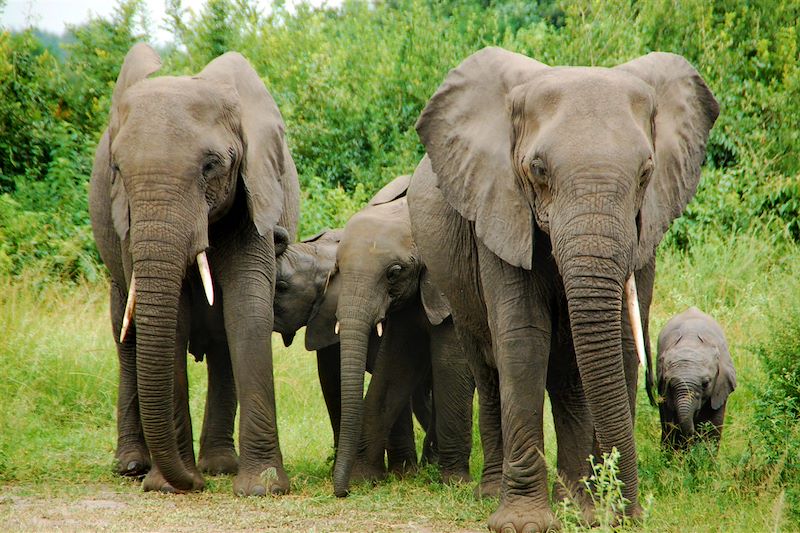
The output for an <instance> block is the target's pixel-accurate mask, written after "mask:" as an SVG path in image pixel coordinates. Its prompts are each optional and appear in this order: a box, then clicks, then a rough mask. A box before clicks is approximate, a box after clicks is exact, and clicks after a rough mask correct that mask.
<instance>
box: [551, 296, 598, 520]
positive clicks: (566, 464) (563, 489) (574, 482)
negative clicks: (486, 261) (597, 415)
mask: <svg viewBox="0 0 800 533" xmlns="http://www.w3.org/2000/svg"><path fill="white" fill-rule="evenodd" d="M564 309H566V307H564ZM559 319H560V322H561V323H562V324H567V325H568V324H569V321H568V319H567V316H566V313H563V314H561V315H560V317H559ZM557 329H558V331H559V333H558V335H557V337H558V339H557V340H555V339H554V341H555V342H554V343H553V349H552V351H551V354H550V364H549V366H548V370H547V392H548V394H549V396H550V403H551V406H552V411H553V423H554V426H555V430H556V442H557V446H558V453H557V461H558V464H557V467H558V479H556V480H555V481H554V486H553V497H554V498H555V499H559V500H564V499H570V500H572V501H573V502H574V503H575V504H576V505H577V506H578V507H579V508H580V509H581V510H582V512H583V517H584V520H585V522H586V523H587V524H592V523H594V506H593V504H592V499H591V496H590V495H589V494H587V493H586V490H585V485H584V483H583V479H584V478H588V477H589V476H590V475H591V473H592V471H591V467H590V464H589V461H588V459H589V455H590V454H591V453H592V450H593V444H594V429H593V428H594V423H593V421H592V414H591V412H590V410H589V404H588V402H587V400H586V395H585V394H584V392H583V387H582V385H581V379H580V373H579V372H578V364H577V361H576V359H575V350H574V348H573V346H572V335H571V334H570V332H569V327H568V326H567V327H566V329H564V327H561V328H557Z"/></svg>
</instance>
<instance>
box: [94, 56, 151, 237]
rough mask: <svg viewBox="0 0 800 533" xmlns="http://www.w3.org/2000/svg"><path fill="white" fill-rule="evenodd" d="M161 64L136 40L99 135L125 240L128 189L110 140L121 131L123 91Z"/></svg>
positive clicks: (116, 221) (117, 220) (116, 219)
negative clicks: (105, 126) (115, 162)
mask: <svg viewBox="0 0 800 533" xmlns="http://www.w3.org/2000/svg"><path fill="white" fill-rule="evenodd" d="M160 68H161V58H160V57H159V56H158V54H157V53H156V51H155V50H153V49H152V48H151V47H150V46H149V45H147V44H145V43H137V44H135V45H133V47H132V48H131V49H130V50H129V51H128V53H127V55H126V56H125V60H124V61H123V62H122V67H121V68H120V70H119V76H117V84H116V85H115V86H114V92H113V93H112V94H111V114H110V115H109V120H108V130H107V131H106V133H104V134H103V137H102V138H101V139H100V144H99V145H98V147H97V153H98V154H100V150H103V151H104V153H105V154H107V155H106V161H107V164H108V168H109V169H110V172H111V217H112V220H113V221H114V229H115V230H116V231H117V235H119V238H120V239H121V240H125V237H126V236H127V235H128V230H129V229H130V211H129V205H128V194H127V193H126V192H125V185H123V183H122V180H121V179H117V178H118V177H119V176H117V175H116V172H115V171H114V170H113V166H112V163H113V161H112V160H111V142H112V141H113V139H114V136H115V135H116V133H117V132H118V131H119V126H120V124H119V121H120V113H119V105H120V102H121V101H122V95H123V94H124V93H125V91H126V90H128V89H129V88H130V87H131V86H132V85H134V84H136V83H138V82H140V81H142V80H143V79H145V78H147V77H148V76H150V75H151V74H153V73H155V72H157V71H158V69H160Z"/></svg>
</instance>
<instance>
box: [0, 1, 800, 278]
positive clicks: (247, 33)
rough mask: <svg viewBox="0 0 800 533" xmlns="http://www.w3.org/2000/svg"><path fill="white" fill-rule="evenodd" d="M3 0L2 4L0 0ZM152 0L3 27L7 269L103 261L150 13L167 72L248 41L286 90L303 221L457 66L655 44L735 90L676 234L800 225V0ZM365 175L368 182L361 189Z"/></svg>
mask: <svg viewBox="0 0 800 533" xmlns="http://www.w3.org/2000/svg"><path fill="white" fill-rule="evenodd" d="M0 9H2V8H1V7H0ZM167 11H168V15H167V20H166V21H148V20H147V17H146V16H145V15H144V5H143V2H141V0H125V1H121V2H120V3H119V5H118V6H117V8H116V11H115V14H114V15H113V17H111V18H110V19H108V20H106V19H101V18H96V19H93V20H91V21H89V22H88V23H86V24H85V25H82V26H78V27H74V28H72V29H71V32H70V35H68V36H67V39H66V41H65V43H66V44H64V45H63V57H58V54H53V53H51V50H52V43H49V42H48V43H44V42H43V41H42V39H41V38H40V37H39V36H37V35H40V34H37V33H36V32H34V31H26V32H23V33H19V34H12V33H9V32H4V33H1V34H0V194H2V195H0V270H2V271H10V272H12V273H19V272H21V271H22V270H23V269H25V268H36V269H39V270H43V271H44V272H45V273H46V274H49V275H52V276H56V277H61V278H64V277H67V278H74V277H76V276H88V277H90V278H92V277H94V276H95V275H96V267H95V264H96V260H95V259H96V253H95V252H94V249H93V245H92V240H91V235H90V233H91V232H90V231H89V230H88V228H87V214H86V206H85V203H86V202H85V197H86V183H87V180H88V177H89V174H90V169H91V161H92V156H93V148H94V145H95V143H96V139H97V138H98V137H99V135H100V132H101V130H102V128H103V126H104V124H105V121H106V118H107V110H108V103H109V98H110V93H111V91H112V89H113V84H114V81H115V78H116V75H117V72H118V69H119V65H120V64H121V62H122V58H123V57H124V55H125V53H126V52H127V50H128V48H129V47H130V45H131V44H132V43H134V42H136V41H138V40H147V39H148V31H149V28H151V27H152V26H153V24H166V25H167V27H168V28H170V29H171V30H172V32H173V34H174V36H175V43H171V44H169V45H167V46H166V48H163V49H162V50H161V52H162V56H163V58H164V63H165V67H164V69H162V73H174V74H184V73H192V72H196V71H197V70H199V69H201V68H202V67H203V66H204V65H205V64H206V63H207V62H208V61H210V60H211V59H213V58H214V57H216V56H218V55H219V54H221V53H223V52H225V51H226V50H240V51H242V52H243V53H244V54H245V55H246V56H247V57H248V58H249V59H250V61H251V62H252V64H253V65H254V66H255V68H256V70H257V71H258V72H259V73H260V74H261V75H262V77H263V79H264V82H265V83H266V84H267V86H268V87H269V89H270V91H271V92H272V93H273V95H274V96H275V98H276V100H277V102H278V104H279V106H280V108H281V111H282V113H283V115H284V118H285V120H286V123H287V129H288V132H289V137H290V146H291V149H292V153H293V155H294V158H295V161H296V163H297V166H298V169H299V172H300V175H301V182H302V187H303V190H304V198H303V200H304V202H303V212H302V213H303V214H302V225H301V232H302V233H303V234H305V235H308V234H311V233H314V232H316V231H317V230H318V229H320V228H322V227H324V226H335V225H341V224H342V223H343V222H344V220H346V218H347V216H348V215H349V214H350V213H352V212H353V211H354V210H355V209H357V208H358V207H359V206H360V205H361V203H362V202H363V201H364V200H365V199H366V198H367V197H368V196H369V194H371V193H372V192H373V191H375V190H376V189H377V188H378V187H380V186H381V185H382V184H383V183H385V182H387V181H388V180H389V179H391V178H392V177H394V176H395V175H397V174H401V173H409V172H412V171H413V169H414V166H415V164H416V162H417V161H418V160H419V158H420V157H421V155H422V147H421V144H420V143H419V141H418V139H417V136H416V134H415V132H414V122H415V120H416V118H417V116H418V115H419V112H420V111H421V109H422V107H423V106H424V104H425V102H426V101H427V99H428V97H429V96H430V95H431V94H432V93H433V91H434V90H435V89H436V87H437V85H438V84H439V83H440V82H441V80H442V79H443V77H444V76H445V74H446V73H447V71H448V70H449V69H450V68H452V67H454V66H455V65H457V64H458V63H459V62H460V61H461V60H462V59H463V58H464V57H466V56H467V55H469V54H470V53H471V52H474V51H475V50H478V49H479V48H481V47H483V46H485V45H489V44H497V45H500V46H503V47H506V48H508V49H511V50H515V51H518V52H522V53H525V54H527V55H529V56H531V57H534V58H536V59H538V60H540V61H543V62H545V63H548V64H553V65H556V64H584V65H606V66H610V65H614V64H617V63H619V62H623V61H627V60H629V59H632V58H634V57H637V56H639V55H641V54H644V53H647V52H648V51H651V50H664V51H673V52H676V53H680V54H683V55H684V56H686V57H687V58H688V59H689V60H690V61H691V62H692V63H693V64H694V65H696V66H697V68H698V69H699V70H700V72H701V73H702V74H703V76H704V77H705V78H706V80H707V81H708V83H709V85H710V86H711V88H712V90H713V91H714V92H715V94H716V95H717V98H718V99H719V100H720V102H721V104H722V113H721V115H720V119H719V121H718V123H717V126H716V127H715V128H714V130H713V132H712V136H711V141H710V143H709V150H708V153H709V155H708V164H707V169H706V171H705V173H704V177H703V180H702V182H701V185H700V190H699V193H698V195H697V199H696V200H695V201H694V202H693V203H692V204H691V205H690V207H689V209H688V211H687V214H686V216H684V217H683V218H682V219H681V220H680V221H679V222H677V223H676V224H675V226H674V228H673V231H672V232H671V233H670V235H669V237H668V242H669V243H671V244H673V245H676V246H679V247H681V248H683V249H686V248H688V247H690V245H691V242H692V241H693V240H696V239H697V237H698V235H700V234H701V232H702V231H704V230H705V228H707V227H708V226H715V227H718V228H720V229H721V230H722V231H741V230H744V229H746V228H748V227H750V225H751V224H753V222H754V221H758V222H759V223H762V222H765V223H768V224H770V225H771V226H772V227H773V228H774V229H775V230H776V231H775V233H776V235H777V236H776V239H782V238H785V237H789V238H793V239H798V238H800V222H798V217H799V216H800V178H799V177H798V170H799V169H800V155H798V151H797V150H796V145H797V144H798V140H800V139H798V135H800V132H799V131H800V130H798V128H797V127H796V126H797V124H799V123H800V98H798V94H800V65H798V42H799V41H798V39H799V38H798V34H797V28H796V22H797V20H798V17H799V16H800V4H797V3H792V2H780V1H769V0H762V1H760V2H755V3H754V2H748V1H746V0H717V1H715V2H707V1H703V0H687V1H685V2H681V3H680V4H677V3H675V2H673V1H670V0H656V1H653V2H631V1H630V0H612V1H610V2H600V1H597V0H583V1H579V2H554V1H552V0H542V1H540V2H526V1H522V0H510V1H500V0H471V1H465V2H453V1H450V2H434V1H433V0H384V1H376V2H369V3H367V2H364V1H356V0H348V1H345V2H344V3H343V4H342V5H341V6H340V7H337V8H335V9H334V8H325V7H323V8H312V7H309V6H307V5H303V4H301V5H300V6H298V7H297V8H296V10H294V11H290V10H289V9H287V8H286V7H285V6H284V5H283V3H282V2H276V3H275V5H274V6H273V7H272V11H271V12H270V13H267V14H265V13H261V12H258V11H257V10H255V9H254V8H253V7H252V6H251V5H250V4H249V3H248V2H245V1H243V0H208V1H207V2H206V4H205V6H204V8H203V9H202V10H201V11H200V12H199V13H193V12H191V11H190V10H187V9H186V8H184V7H183V6H182V5H181V2H180V0H170V1H169V2H168V9H167ZM353 193H355V195H353Z"/></svg>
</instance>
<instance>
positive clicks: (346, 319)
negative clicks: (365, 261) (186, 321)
mask: <svg viewBox="0 0 800 533" xmlns="http://www.w3.org/2000/svg"><path fill="white" fill-rule="evenodd" d="M342 294H346V295H347V296H344V297H340V299H339V307H338V310H337V313H336V314H337V316H338V317H339V319H340V320H339V322H338V327H339V342H340V343H341V387H342V389H341V398H342V400H341V401H342V417H341V426H340V429H339V447H338V449H337V451H336V464H335V466H334V469H333V490H334V494H335V495H336V496H337V497H339V498H343V497H345V496H347V494H348V489H349V484H350V474H351V472H352V469H353V465H354V464H355V460H356V457H357V455H358V451H359V445H360V443H361V428H362V424H363V419H364V372H365V371H366V366H367V349H368V345H369V337H370V332H371V330H372V327H373V320H372V318H371V314H370V313H369V311H368V309H370V308H371V306H369V305H367V299H366V298H365V297H359V296H358V294H357V293H356V294H353V292H349V291H348V290H343V291H342Z"/></svg>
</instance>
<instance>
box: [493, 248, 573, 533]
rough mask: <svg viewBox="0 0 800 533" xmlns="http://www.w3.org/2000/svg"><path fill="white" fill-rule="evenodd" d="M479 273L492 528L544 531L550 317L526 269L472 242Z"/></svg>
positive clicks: (547, 525)
mask: <svg viewBox="0 0 800 533" xmlns="http://www.w3.org/2000/svg"><path fill="white" fill-rule="evenodd" d="M479 254H480V255H481V257H480V260H481V279H482V281H483V287H484V298H485V301H486V310H487V315H488V318H489V329H490V330H491V334H492V340H493V348H494V359H495V361H496V363H497V371H498V374H499V377H500V408H501V420H502V428H503V481H502V487H501V491H500V506H499V508H498V509H497V511H495V512H494V513H493V514H492V515H491V516H490V517H489V529H491V530H492V531H498V532H500V531H502V532H504V533H505V532H506V531H516V532H519V533H522V532H531V531H547V530H548V529H556V528H557V527H558V522H557V520H556V518H555V515H554V514H553V511H552V509H551V508H550V501H549V495H548V490H547V465H546V463H545V456H544V433H543V412H542V411H543V408H544V391H545V380H546V376H547V364H548V357H549V354H550V341H551V335H552V333H551V328H552V323H551V320H550V316H549V307H550V306H549V305H548V304H549V302H548V301H547V298H546V297H545V293H544V292H543V289H542V288H541V287H540V286H539V285H538V284H537V283H536V281H535V280H534V279H532V278H531V273H530V272H527V271H524V270H522V269H520V268H516V267H512V266H511V265H509V264H507V263H505V262H503V261H501V260H499V259H498V258H497V257H496V256H495V255H494V254H492V253H491V252H489V251H488V250H486V249H485V248H482V247H479Z"/></svg>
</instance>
